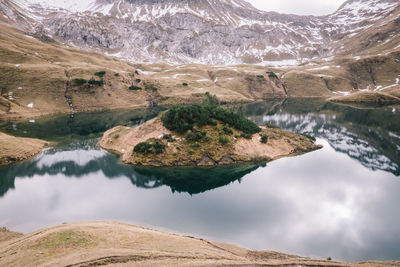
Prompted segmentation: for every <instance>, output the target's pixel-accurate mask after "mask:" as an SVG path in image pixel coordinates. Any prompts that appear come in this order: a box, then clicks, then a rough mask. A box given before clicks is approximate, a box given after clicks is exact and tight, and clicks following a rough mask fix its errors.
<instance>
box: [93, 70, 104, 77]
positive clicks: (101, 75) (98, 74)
mask: <svg viewBox="0 0 400 267" xmlns="http://www.w3.org/2000/svg"><path fill="white" fill-rule="evenodd" d="M94 75H96V76H97V77H100V78H103V77H104V75H106V72H105V71H104V70H101V71H98V72H95V73H94Z"/></svg>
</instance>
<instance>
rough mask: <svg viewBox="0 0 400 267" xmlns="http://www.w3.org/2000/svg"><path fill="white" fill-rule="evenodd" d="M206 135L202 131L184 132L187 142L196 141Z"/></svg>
mask: <svg viewBox="0 0 400 267" xmlns="http://www.w3.org/2000/svg"><path fill="white" fill-rule="evenodd" d="M206 135H207V133H206V132H204V131H189V132H188V133H187V134H186V137H185V138H186V140H187V141H189V142H197V141H200V140H201V139H203V138H204V137H205V136H206Z"/></svg>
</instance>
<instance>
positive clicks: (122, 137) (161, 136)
mask: <svg viewBox="0 0 400 267" xmlns="http://www.w3.org/2000/svg"><path fill="white" fill-rule="evenodd" d="M100 146H101V147H102V148H104V149H106V150H109V151H113V152H115V153H117V154H120V155H122V161H123V162H124V163H128V164H133V165H137V166H215V165H229V164H239V163H246V162H268V161H272V160H275V159H278V158H281V157H286V156H294V155H298V154H302V153H305V152H309V151H313V150H316V149H319V148H321V146H320V145H317V144H315V138H313V137H311V136H306V135H299V134H295V133H292V132H289V131H285V130H282V129H280V128H277V127H275V126H272V125H267V126H264V127H259V126H258V125H257V124H255V123H254V122H252V121H250V120H248V119H246V118H245V117H243V116H240V115H239V114H236V113H234V112H233V111H230V110H228V109H224V108H221V107H219V106H216V105H208V104H201V105H198V104H195V105H180V106H172V107H171V108H170V109H169V110H168V111H167V112H165V113H164V114H162V115H160V116H158V117H157V118H154V119H152V120H150V121H148V122H146V123H144V124H143V125H140V126H138V127H135V128H129V127H123V126H118V127H115V128H113V129H111V130H108V131H107V132H105V133H104V135H103V137H102V139H101V140H100Z"/></svg>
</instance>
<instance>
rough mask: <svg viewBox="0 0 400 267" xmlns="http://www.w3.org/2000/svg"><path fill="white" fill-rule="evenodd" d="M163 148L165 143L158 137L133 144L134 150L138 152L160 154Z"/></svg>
mask: <svg viewBox="0 0 400 267" xmlns="http://www.w3.org/2000/svg"><path fill="white" fill-rule="evenodd" d="M164 150H165V145H164V143H163V142H161V141H160V140H158V139H155V138H152V139H149V140H147V141H146V142H141V143H139V144H137V145H136V146H135V148H134V149H133V151H134V152H136V153H138V154H143V155H146V154H161V153H163V152H164Z"/></svg>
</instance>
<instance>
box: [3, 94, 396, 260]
mask: <svg viewBox="0 0 400 267" xmlns="http://www.w3.org/2000/svg"><path fill="white" fill-rule="evenodd" d="M235 109H236V110H237V111H238V112H241V113H243V114H244V115H246V116H247V117H249V118H250V119H252V120H253V121H255V122H257V123H259V124H264V123H266V122H270V123H273V124H276V125H279V126H280V127H282V128H285V129H289V130H291V131H295V132H298V133H307V134H312V135H314V136H316V137H317V140H318V143H320V144H322V145H323V146H324V148H323V149H321V150H319V151H316V152H312V153H308V154H306V155H302V156H298V157H292V158H284V159H280V160H278V161H275V162H271V163H268V164H261V165H240V166H231V167H218V168H197V169H195V168H180V169H179V168H169V169H168V168H167V169H166V168H135V167H132V166H127V165H123V164H121V163H120V162H119V159H118V157H117V156H116V155H114V154H110V153H108V152H106V151H104V150H102V149H100V148H99V147H98V146H97V141H98V138H99V137H100V136H101V133H102V132H103V131H105V130H107V129H109V128H111V127H113V126H115V125H119V124H123V125H131V126H134V125H137V124H140V123H143V122H144V121H145V120H148V119H150V118H152V117H154V116H156V115H157V114H158V112H159V111H160V110H155V109H153V110H134V111H113V112H98V113H84V114H75V116H74V117H71V116H69V115H67V116H59V117H51V118H43V119H38V120H36V121H31V122H18V123H2V124H1V125H0V131H5V132H9V133H11V134H14V135H18V136H29V137H37V138H42V139H46V140H50V141H55V142H58V145H57V146H56V147H54V148H51V149H48V150H46V151H45V152H44V153H42V154H41V155H39V156H37V157H36V158H34V159H32V160H29V161H25V162H23V163H19V164H16V165H12V166H7V167H2V168H0V225H1V226H7V227H8V228H10V229H13V230H15V231H21V232H24V233H28V232H31V231H34V230H37V229H39V228H42V227H46V226H51V225H56V224H60V223H63V222H76V221H91V220H116V221H124V222H129V223H133V224H139V225H144V226H149V227H152V228H157V229H164V230H168V231H172V232H177V233H184V234H189V235H194V236H199V237H204V238H208V239H211V240H216V241H223V242H228V243H234V244H237V245H240V246H243V247H246V248H250V249H258V250H262V249H268V250H276V251H281V252H286V253H293V254H297V255H302V256H311V257H318V258H326V257H328V256H330V257H332V258H333V259H336V260H349V261H359V260H368V259H377V260H393V259H397V260H399V259H400V212H399V211H400V210H399V203H400V177H399V175H400V107H398V108H393V107H390V108H387V107H359V108H354V107H349V106H343V105H336V104H331V103H324V102H323V101H319V100H301V99H297V100H276V101H267V102H261V103H255V104H250V105H244V106H239V107H235Z"/></svg>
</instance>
